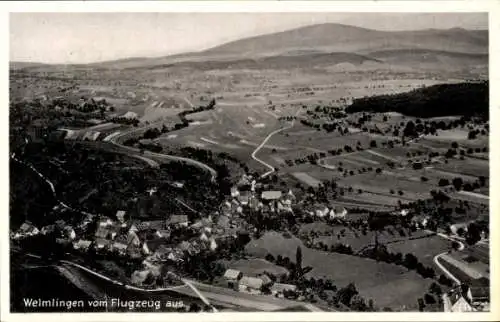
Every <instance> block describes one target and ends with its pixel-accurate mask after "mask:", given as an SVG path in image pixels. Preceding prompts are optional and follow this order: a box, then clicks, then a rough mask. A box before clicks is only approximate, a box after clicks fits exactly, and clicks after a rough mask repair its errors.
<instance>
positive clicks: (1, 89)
mask: <svg viewBox="0 0 500 322" xmlns="http://www.w3.org/2000/svg"><path fill="white" fill-rule="evenodd" d="M117 9H118V10H117ZM499 9H500V1H495V0H476V1H471V0H464V1H455V0H450V1H429V0H427V1H331V2H326V1H291V2H285V1H280V2H275V1H241V2H240V1H218V2H217V1H192V2H190V1H184V2H181V1H177V2H160V1H158V2H155V1H137V2H133V1H107V2H97V1H96V2H94V1H89V2H70V1H63V2H55V1H44V2H1V3H0V45H3V46H1V47H0V48H1V49H0V52H1V56H0V57H1V58H2V64H1V65H0V66H1V67H0V68H1V72H0V73H1V75H2V77H1V78H0V81H1V85H2V86H0V97H1V99H2V100H3V103H4V104H2V108H1V109H0V113H1V120H2V122H3V124H4V126H2V127H1V128H2V132H3V135H0V140H1V145H0V146H1V147H2V149H4V151H3V156H4V157H3V158H2V167H1V171H2V172H1V176H0V177H1V178H5V179H4V180H3V191H2V193H1V194H0V198H1V205H2V207H3V212H2V213H1V216H0V229H1V231H0V246H1V247H2V248H1V251H0V254H1V257H0V265H1V266H0V272H1V274H0V278H1V279H0V285H1V286H2V287H1V293H0V300H1V302H0V309H1V316H0V320H1V321H36V320H42V319H47V320H48V321H67V320H73V321H75V322H77V321H128V320H136V321H139V320H140V321H164V320H166V319H168V320H173V321H176V320H191V319H193V320H197V321H331V320H353V321H355V320H358V321H359V320H363V321H403V320H405V321H406V320H412V321H424V320H434V321H495V320H500V312H499V307H500V305H499V303H500V294H499V278H498V277H499V275H498V272H499V264H500V263H499V258H500V256H498V255H497V254H498V250H499V247H497V246H499V236H498V235H499V234H498V232H497V231H496V229H495V228H498V227H500V226H499V219H498V216H499V214H498V210H500V207H499V201H500V200H496V199H494V198H493V197H495V196H498V195H499V192H500V191H499V190H498V189H499V187H498V184H497V183H498V182H497V181H496V178H497V177H498V175H497V174H498V170H499V169H498V165H499V164H500V163H499V161H500V155H499V151H500V149H497V148H496V147H497V145H496V144H494V142H495V140H494V138H498V137H500V136H499V135H500V129H498V128H496V126H495V125H496V124H497V123H498V121H499V117H500V115H499V110H498V109H499V108H500V95H498V90H499V87H498V84H499V83H500V77H499V75H500V64H499V63H498V57H500V42H499V40H500V33H499V31H500V12H499ZM328 11H331V12H488V13H489V31H490V64H489V66H490V74H489V79H490V93H491V94H490V106H491V108H490V115H491V116H490V120H491V121H490V123H491V126H490V131H491V140H490V142H491V143H490V169H491V170H490V171H491V175H490V178H493V180H491V185H490V186H491V188H490V196H491V197H492V198H491V200H492V201H491V205H490V214H491V215H490V219H491V220H490V221H491V229H490V230H491V242H490V243H491V246H490V249H491V255H492V257H491V273H490V275H491V286H492V298H491V312H489V313H469V314H457V313H453V314H450V313H298V312H296V313H217V314H207V313H194V314H190V313H167V315H165V314H162V313H147V314H140V313H127V314H124V313H106V314H98V313H85V314H81V313H67V314H49V313H46V314H37V313H33V314H19V313H18V314H11V313H10V312H7V310H9V307H10V304H9V303H10V302H9V275H8V273H7V272H8V271H9V264H8V261H9V252H8V244H9V236H8V216H9V207H8V203H9V199H8V198H9V197H8V189H9V186H8V180H7V178H9V171H8V158H7V153H8V151H7V150H8V106H9V102H8V86H9V82H8V62H9V50H8V46H9V31H8V30H9V29H8V28H9V24H8V21H9V12H328Z"/></svg>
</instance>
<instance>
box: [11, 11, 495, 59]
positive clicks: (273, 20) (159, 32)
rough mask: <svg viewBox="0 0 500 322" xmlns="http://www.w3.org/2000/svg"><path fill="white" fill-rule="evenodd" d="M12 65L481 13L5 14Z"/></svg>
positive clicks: (479, 24)
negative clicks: (337, 25)
mask: <svg viewBox="0 0 500 322" xmlns="http://www.w3.org/2000/svg"><path fill="white" fill-rule="evenodd" d="M9 18H10V22H9V25H10V60H11V61H24V62H43V63H90V62H97V61H106V60H114V59H120V58H129V57H154V56H166V55H171V54H177V53H182V52H188V51H198V50H204V49H208V48H210V47H214V46H217V45H219V44H222V43H225V42H228V41H233V40H237V39H241V38H245V37H251V36H255V35H261V34H266V33H272V32H279V31H284V30H288V29H293V28H297V27H301V26H306V25H312V24H319V23H328V22H332V23H342V24H347V25H353V26H359V27H364V28H369V29H378V30H417V29H427V28H436V29H447V28H454V27H460V28H466V29H487V28H488V16H487V14H486V13H352V12H349V13H11V14H10V15H9Z"/></svg>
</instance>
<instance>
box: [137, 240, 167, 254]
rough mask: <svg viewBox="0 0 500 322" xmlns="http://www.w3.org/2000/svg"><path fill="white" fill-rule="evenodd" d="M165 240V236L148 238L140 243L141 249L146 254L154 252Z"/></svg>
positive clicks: (165, 242) (164, 243)
mask: <svg viewBox="0 0 500 322" xmlns="http://www.w3.org/2000/svg"><path fill="white" fill-rule="evenodd" d="M166 244H167V240H166V239H165V238H156V239H152V240H148V241H146V242H144V244H142V250H143V251H144V253H145V254H146V255H150V254H152V253H154V252H155V251H156V250H157V249H158V248H159V247H160V246H161V245H166Z"/></svg>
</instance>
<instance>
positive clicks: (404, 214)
mask: <svg viewBox="0 0 500 322" xmlns="http://www.w3.org/2000/svg"><path fill="white" fill-rule="evenodd" d="M409 213H410V210H409V209H401V211H400V212H399V215H400V216H402V217H406V216H407V215H408V214H409Z"/></svg>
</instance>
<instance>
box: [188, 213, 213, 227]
mask: <svg viewBox="0 0 500 322" xmlns="http://www.w3.org/2000/svg"><path fill="white" fill-rule="evenodd" d="M212 222H213V221H212V216H208V217H206V218H202V219H200V220H198V221H196V222H195V223H194V224H192V225H191V228H194V229H198V230H201V229H205V228H207V227H209V226H210V225H212Z"/></svg>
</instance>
